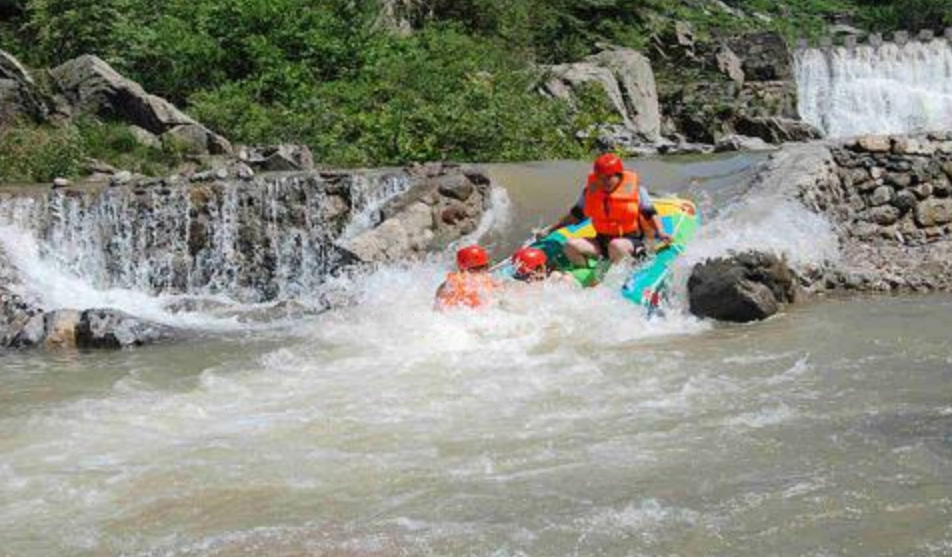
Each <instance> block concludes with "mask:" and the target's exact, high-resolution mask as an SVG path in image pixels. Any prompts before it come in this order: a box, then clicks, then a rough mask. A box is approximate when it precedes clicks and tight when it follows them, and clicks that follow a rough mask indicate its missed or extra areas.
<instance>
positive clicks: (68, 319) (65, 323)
mask: <svg viewBox="0 0 952 557" xmlns="http://www.w3.org/2000/svg"><path fill="white" fill-rule="evenodd" d="M44 321H45V326H46V337H45V338H44V340H43V343H44V345H45V346H46V348H48V349H51V350H52V349H62V348H76V330H77V327H78V325H79V312H78V311H73V310H58V311H52V312H50V313H47V314H46V316H45V319H44Z"/></svg>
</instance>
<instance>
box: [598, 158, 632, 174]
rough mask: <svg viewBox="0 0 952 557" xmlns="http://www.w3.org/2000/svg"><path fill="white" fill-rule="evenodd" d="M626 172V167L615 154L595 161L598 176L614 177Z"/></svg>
mask: <svg viewBox="0 0 952 557" xmlns="http://www.w3.org/2000/svg"><path fill="white" fill-rule="evenodd" d="M624 171H625V165H623V164H622V162H621V159H620V158H619V157H618V155H616V154H614V153H608V154H605V155H602V156H600V157H598V158H597V159H595V175H596V176H606V177H607V176H614V175H616V174H621V173H622V172H624Z"/></svg>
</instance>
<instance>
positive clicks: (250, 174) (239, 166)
mask: <svg viewBox="0 0 952 557" xmlns="http://www.w3.org/2000/svg"><path fill="white" fill-rule="evenodd" d="M232 170H233V172H234V173H235V176H237V177H238V179H239V180H243V181H246V182H247V181H248V180H251V179H252V178H254V177H255V171H254V170H253V169H252V168H251V167H250V166H248V165H247V164H245V163H243V162H239V163H236V164H235V165H234V167H233V168H232Z"/></svg>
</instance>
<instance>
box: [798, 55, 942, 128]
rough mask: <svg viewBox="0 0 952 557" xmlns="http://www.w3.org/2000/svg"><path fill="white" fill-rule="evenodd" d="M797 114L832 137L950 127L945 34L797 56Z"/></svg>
mask: <svg viewBox="0 0 952 557" xmlns="http://www.w3.org/2000/svg"><path fill="white" fill-rule="evenodd" d="M796 74H797V84H798V88H799V109H800V115H801V117H803V119H804V120H806V121H807V122H809V123H811V124H813V125H815V126H817V127H818V128H820V129H821V130H823V131H824V132H825V133H826V134H827V135H828V136H830V137H847V136H854V135H860V134H866V133H878V134H889V133H910V132H915V131H934V130H945V129H949V128H952V47H950V45H949V43H948V42H947V41H946V40H944V39H936V40H934V41H931V42H928V43H922V42H918V41H912V42H909V43H907V44H905V45H903V46H899V45H896V44H892V43H887V44H884V45H882V46H879V47H873V46H868V45H863V46H859V47H856V48H833V49H829V50H818V49H807V50H804V51H801V52H799V53H797V55H796Z"/></svg>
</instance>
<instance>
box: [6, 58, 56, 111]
mask: <svg viewBox="0 0 952 557" xmlns="http://www.w3.org/2000/svg"><path fill="white" fill-rule="evenodd" d="M46 105H47V103H46V100H45V99H44V98H43V95H41V94H40V93H39V91H38V90H37V88H36V84H35V83H34V82H33V77H32V76H30V73H29V72H28V71H27V70H26V68H25V67H24V66H23V64H21V63H20V61H19V60H17V59H16V58H15V57H14V56H13V55H12V54H9V53H7V52H4V51H3V50H0V129H3V128H4V127H6V126H7V125H8V124H10V123H12V122H14V121H15V120H17V119H19V118H22V117H26V118H28V119H31V120H34V121H42V120H44V119H45V118H46V116H47V114H48V112H49V111H48V109H47V106H46Z"/></svg>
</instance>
